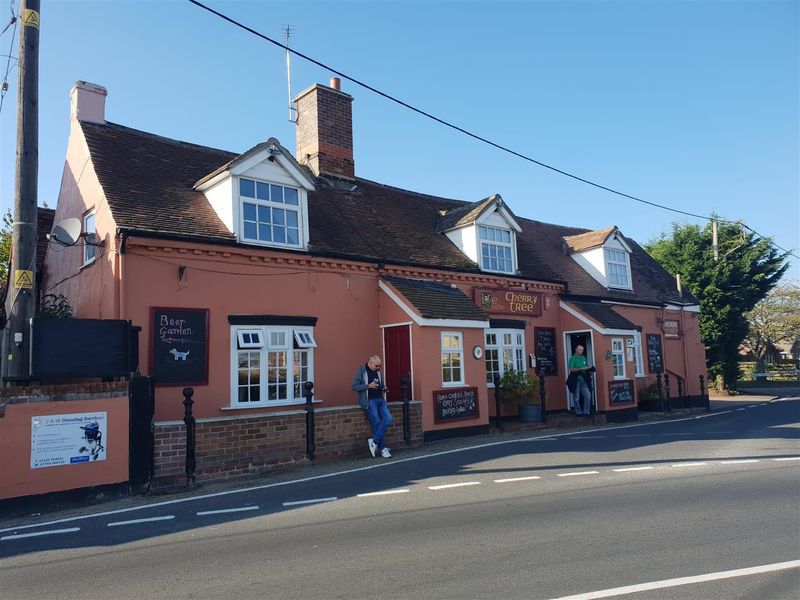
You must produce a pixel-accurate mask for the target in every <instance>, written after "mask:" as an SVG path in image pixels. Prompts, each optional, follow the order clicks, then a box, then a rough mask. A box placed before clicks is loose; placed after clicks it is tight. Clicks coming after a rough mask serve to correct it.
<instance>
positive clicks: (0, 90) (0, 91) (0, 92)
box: [0, 0, 18, 112]
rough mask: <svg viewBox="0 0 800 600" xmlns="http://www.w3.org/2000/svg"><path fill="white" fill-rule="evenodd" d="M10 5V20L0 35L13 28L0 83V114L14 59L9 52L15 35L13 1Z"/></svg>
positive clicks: (15, 25)
mask: <svg viewBox="0 0 800 600" xmlns="http://www.w3.org/2000/svg"><path fill="white" fill-rule="evenodd" d="M10 4H11V6H10V8H11V20H10V21H9V23H8V25H6V27H5V29H3V32H2V33H0V36H2V35H3V34H4V33H5V32H6V31H8V28H9V27H11V26H12V25H13V26H14V29H13V30H12V32H11V48H9V50H8V54H7V55H6V56H7V60H6V72H5V74H4V75H3V81H2V83H0V112H2V111H3V101H4V100H5V98H6V92H8V75H9V74H10V73H11V69H12V68H13V67H12V66H11V59H12V58H14V57H13V56H12V55H11V52H12V51H13V50H14V38H15V37H16V35H17V15H16V12H15V11H14V0H11V3H10ZM14 60H15V61H17V62H18V59H16V58H14Z"/></svg>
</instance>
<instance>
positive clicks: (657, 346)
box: [647, 333, 664, 373]
mask: <svg viewBox="0 0 800 600" xmlns="http://www.w3.org/2000/svg"><path fill="white" fill-rule="evenodd" d="M663 357H664V353H663V350H662V349H661V336H660V335H658V334H657V333H655V334H654V333H648V334H647V370H648V372H650V373H662V372H663V371H664V358H663Z"/></svg>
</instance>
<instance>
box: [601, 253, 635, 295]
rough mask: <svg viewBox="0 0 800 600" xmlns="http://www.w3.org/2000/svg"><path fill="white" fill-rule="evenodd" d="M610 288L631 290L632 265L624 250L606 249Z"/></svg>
mask: <svg viewBox="0 0 800 600" xmlns="http://www.w3.org/2000/svg"><path fill="white" fill-rule="evenodd" d="M605 257H606V273H607V274H608V287H615V288H625V289H630V288H631V265H630V262H629V258H628V253H627V252H625V251H624V250H615V249H613V248H605Z"/></svg>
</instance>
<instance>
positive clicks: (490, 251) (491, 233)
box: [478, 225, 514, 273]
mask: <svg viewBox="0 0 800 600" xmlns="http://www.w3.org/2000/svg"><path fill="white" fill-rule="evenodd" d="M478 237H479V238H480V256H481V269H483V270H484V271H495V272H497V273H513V272H514V260H513V256H514V252H513V248H512V241H513V238H512V236H511V231H510V230H508V229H499V228H497V227H488V226H486V225H479V226H478Z"/></svg>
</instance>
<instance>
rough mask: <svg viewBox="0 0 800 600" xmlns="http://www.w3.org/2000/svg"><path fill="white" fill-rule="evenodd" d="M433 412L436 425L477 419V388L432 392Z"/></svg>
mask: <svg viewBox="0 0 800 600" xmlns="http://www.w3.org/2000/svg"><path fill="white" fill-rule="evenodd" d="M433 412H434V421H435V422H436V423H444V422H445V421H460V420H462V419H477V418H478V417H479V416H480V415H479V413H478V388H474V387H472V388H460V389H455V390H436V391H434V392H433Z"/></svg>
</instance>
